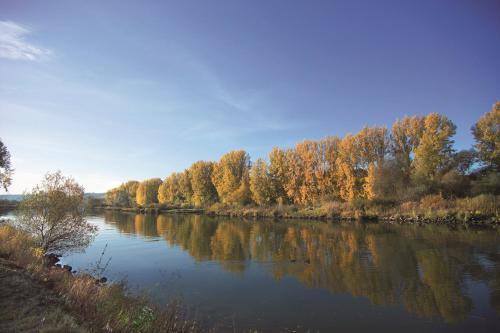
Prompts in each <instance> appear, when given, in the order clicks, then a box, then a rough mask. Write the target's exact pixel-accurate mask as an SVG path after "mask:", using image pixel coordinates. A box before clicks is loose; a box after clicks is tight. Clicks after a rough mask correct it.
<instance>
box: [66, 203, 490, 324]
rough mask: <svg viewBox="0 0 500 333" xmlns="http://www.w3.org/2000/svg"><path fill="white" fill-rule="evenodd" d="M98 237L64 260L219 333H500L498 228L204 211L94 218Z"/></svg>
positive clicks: (114, 214) (105, 215) (106, 215)
mask: <svg viewBox="0 0 500 333" xmlns="http://www.w3.org/2000/svg"><path fill="white" fill-rule="evenodd" d="M89 221H90V222H91V223H94V224H96V225H97V226H98V227H99V234H98V236H97V237H96V239H95V241H94V242H93V243H92V244H91V245H90V246H89V248H88V249H87V250H86V252H85V253H78V254H72V255H69V256H67V257H65V258H64V259H63V260H64V262H65V263H68V264H70V265H72V266H73V267H75V268H76V269H77V270H82V269H85V268H89V267H90V266H91V265H92V263H95V261H96V260H97V259H98V258H99V255H100V252H101V251H102V249H103V248H104V246H105V245H106V244H107V245H108V246H107V250H106V254H105V258H108V257H111V258H112V259H111V262H110V266H109V267H108V270H107V272H106V276H107V277H108V278H111V279H114V280H119V279H123V278H126V280H127V281H128V284H129V286H130V287H131V288H132V290H134V291H140V290H147V291H148V293H149V295H150V297H151V298H152V299H153V300H154V301H155V302H159V303H166V302H168V301H169V300H171V299H172V297H182V299H183V300H184V302H185V304H186V305H187V306H188V307H189V309H190V315H191V316H194V317H196V318H198V319H199V320H200V321H201V322H202V323H204V324H205V325H208V326H211V327H215V329H216V331H218V332H220V331H228V332H233V331H247V330H249V329H257V330H259V332H260V331H265V332H268V331H271V332H289V331H297V332H347V331H370V332H395V331H403V330H404V331H407V332H422V331H425V332H479V331H481V332H499V331H500V234H499V232H498V231H497V230H491V229H487V230H485V229H482V230H477V229H470V230H450V229H449V228H446V227H437V226H427V227H422V226H421V227H416V226H407V225H405V226H392V225H385V224H373V223H325V222H311V221H289V220H287V221H246V220H241V219H215V218H209V217H206V216H202V215H159V216H152V215H137V214H130V213H121V212H105V213H104V214H102V215H97V216H90V217H89Z"/></svg>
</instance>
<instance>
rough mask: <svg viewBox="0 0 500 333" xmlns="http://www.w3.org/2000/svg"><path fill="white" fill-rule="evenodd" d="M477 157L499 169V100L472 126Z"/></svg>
mask: <svg viewBox="0 0 500 333" xmlns="http://www.w3.org/2000/svg"><path fill="white" fill-rule="evenodd" d="M472 134H474V138H475V139H476V142H477V143H476V145H475V148H476V149H477V151H478V152H479V158H480V159H481V160H482V161H483V162H484V163H486V164H487V165H489V166H492V167H493V168H495V169H496V170H500V101H499V102H496V103H495V105H493V108H492V110H491V111H490V112H486V113H485V114H484V115H483V116H482V117H481V118H479V120H478V122H477V123H476V124H475V125H474V126H473V127H472Z"/></svg>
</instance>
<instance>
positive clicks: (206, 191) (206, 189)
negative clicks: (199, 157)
mask: <svg viewBox="0 0 500 333" xmlns="http://www.w3.org/2000/svg"><path fill="white" fill-rule="evenodd" d="M213 168H214V163H213V162H206V161H198V162H195V163H193V165H191V167H190V169H189V173H190V175H191V187H192V189H193V197H192V203H193V205H195V206H197V207H201V206H206V205H209V204H212V203H215V202H217V190H216V189H215V186H214V184H213V183H212V171H213Z"/></svg>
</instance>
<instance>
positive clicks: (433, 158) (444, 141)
mask: <svg viewBox="0 0 500 333" xmlns="http://www.w3.org/2000/svg"><path fill="white" fill-rule="evenodd" d="M455 131H456V126H455V124H453V123H452V122H451V120H449V119H448V118H447V117H446V116H443V115H440V114H438V113H430V114H428V115H427V116H426V117H425V119H424V130H423V132H422V137H421V138H420V143H419V144H418V146H417V148H416V149H415V159H414V160H413V168H414V170H413V171H414V175H415V177H416V178H418V179H420V180H422V181H426V180H431V181H433V180H435V179H436V176H438V175H439V173H440V171H442V168H443V167H444V166H446V163H447V160H448V159H449V158H450V156H451V154H452V153H453V147H452V145H453V140H451V137H453V135H455Z"/></svg>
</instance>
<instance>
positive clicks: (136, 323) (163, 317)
mask: <svg viewBox="0 0 500 333" xmlns="http://www.w3.org/2000/svg"><path fill="white" fill-rule="evenodd" d="M0 256H1V257H3V258H7V259H9V260H11V261H13V262H15V263H16V264H17V265H19V266H20V267H22V268H23V269H25V270H26V271H28V272H29V273H30V275H31V276H32V277H33V278H34V279H36V280H37V281H41V282H43V283H44V284H45V285H46V286H47V287H48V288H50V289H52V290H54V291H56V292H57V293H58V294H60V295H61V296H62V298H63V300H64V304H65V306H66V307H68V309H70V311H71V313H73V314H75V316H76V317H77V318H78V319H79V320H80V321H81V322H82V323H85V326H86V327H87V328H88V329H89V330H90V331H94V332H100V331H114V332H194V331H198V328H197V326H196V323H195V322H192V321H188V320H185V319H184V316H183V315H182V309H181V307H180V306H179V304H177V303H172V304H170V305H168V306H167V307H165V308H159V307H156V306H154V305H151V304H149V303H148V301H147V300H146V299H145V298H141V297H132V296H129V295H128V294H127V290H126V287H125V286H124V285H123V284H109V285H102V284H98V283H96V279H95V278H94V277H92V276H90V275H88V274H78V275H73V274H71V273H69V272H68V271H66V270H63V269H60V268H57V267H53V266H52V267H48V266H47V264H46V262H45V260H44V258H43V257H42V256H40V253H39V251H38V250H37V249H36V248H34V247H33V244H32V242H31V240H30V237H29V236H27V235H25V234H23V233H22V232H20V231H18V230H17V229H15V228H13V227H11V226H9V225H2V226H0Z"/></svg>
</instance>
